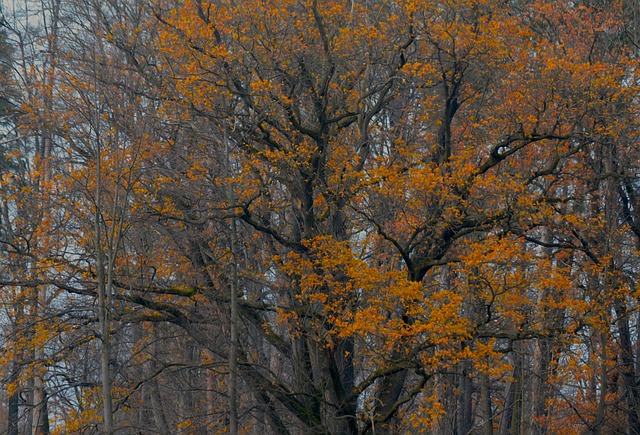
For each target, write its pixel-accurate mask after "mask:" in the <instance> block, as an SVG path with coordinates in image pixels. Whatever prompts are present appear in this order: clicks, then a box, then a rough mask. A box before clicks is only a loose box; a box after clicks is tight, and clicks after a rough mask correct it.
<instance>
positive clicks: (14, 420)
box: [7, 358, 20, 435]
mask: <svg viewBox="0 0 640 435" xmlns="http://www.w3.org/2000/svg"><path fill="white" fill-rule="evenodd" d="M19 373H20V366H19V364H18V362H17V361H16V359H15V358H14V361H13V363H12V364H11V375H10V376H9V382H10V383H14V382H16V381H17V380H18V375H19ZM19 406H20V392H19V391H17V390H16V391H14V392H13V393H12V394H11V395H10V396H9V401H8V407H9V409H8V413H7V419H8V424H7V435H18V433H19V432H18V422H19V417H20V414H19Z"/></svg>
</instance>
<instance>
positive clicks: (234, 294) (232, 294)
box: [224, 131, 238, 435]
mask: <svg viewBox="0 0 640 435" xmlns="http://www.w3.org/2000/svg"><path fill="white" fill-rule="evenodd" d="M224 142H225V152H226V164H227V168H226V169H227V176H228V177H229V178H231V175H232V174H231V172H232V171H231V156H230V149H229V138H228V137H227V132H226V131H225V132H224ZM227 195H228V198H227V199H228V201H229V206H230V208H231V210H232V213H235V195H234V192H233V185H232V184H229V185H228V189H227ZM237 237H238V227H237V221H236V218H235V216H232V217H231V240H230V244H231V246H230V247H231V262H232V263H231V283H230V285H229V305H230V311H231V312H230V319H229V322H230V327H229V329H230V331H229V335H230V337H229V339H230V341H231V343H230V349H229V434H230V435H237V434H238V398H237V394H238V255H237V252H236V249H237V247H236V244H237V240H236V239H237Z"/></svg>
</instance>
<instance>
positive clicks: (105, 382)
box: [94, 140, 113, 435]
mask: <svg viewBox="0 0 640 435" xmlns="http://www.w3.org/2000/svg"><path fill="white" fill-rule="evenodd" d="M96 144H97V149H96V193H95V201H96V210H95V217H94V218H95V221H94V224H95V240H94V244H95V250H96V263H97V264H96V269H97V275H98V321H99V323H100V338H101V340H102V343H101V344H102V345H101V347H100V363H101V366H100V379H101V384H102V392H101V394H102V418H103V432H104V433H106V434H107V435H111V434H112V433H113V402H112V398H111V389H112V387H111V367H110V365H111V324H110V321H109V307H108V304H107V301H108V295H107V278H106V276H105V259H104V250H103V247H102V225H101V222H100V214H101V213H100V207H101V198H102V195H101V194H102V192H101V191H102V167H101V160H102V157H101V148H100V144H99V140H97V141H96Z"/></svg>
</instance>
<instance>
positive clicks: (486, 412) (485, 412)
mask: <svg viewBox="0 0 640 435" xmlns="http://www.w3.org/2000/svg"><path fill="white" fill-rule="evenodd" d="M490 387H491V380H490V379H489V375H487V374H486V373H482V374H480V404H479V407H480V416H481V417H482V423H481V424H480V431H479V433H481V434H482V435H493V412H492V411H491V390H490Z"/></svg>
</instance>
